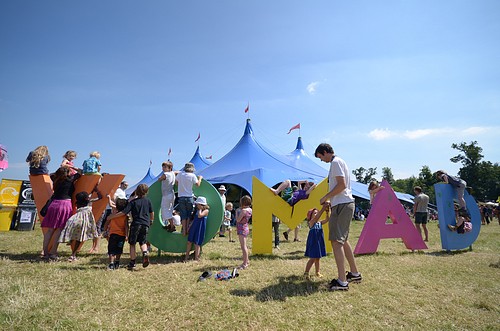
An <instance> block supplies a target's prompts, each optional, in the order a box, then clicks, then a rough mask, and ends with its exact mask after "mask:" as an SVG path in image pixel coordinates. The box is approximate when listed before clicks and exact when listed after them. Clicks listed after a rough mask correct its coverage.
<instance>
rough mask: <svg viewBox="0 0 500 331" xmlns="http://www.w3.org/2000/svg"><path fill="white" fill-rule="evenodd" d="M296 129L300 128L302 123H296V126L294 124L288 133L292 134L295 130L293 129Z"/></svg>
mask: <svg viewBox="0 0 500 331" xmlns="http://www.w3.org/2000/svg"><path fill="white" fill-rule="evenodd" d="M295 129H299V130H300V123H299V124H297V125H295V126H292V127H291V128H290V130H289V131H288V133H287V134H290V132H292V131H293V130H295Z"/></svg>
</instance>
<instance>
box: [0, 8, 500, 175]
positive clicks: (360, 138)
mask: <svg viewBox="0 0 500 331" xmlns="http://www.w3.org/2000/svg"><path fill="white" fill-rule="evenodd" d="M247 103H249V104H250V117H251V119H252V125H253V128H254V130H255V136H256V138H257V139H258V140H259V141H261V142H262V143H263V144H264V145H265V146H267V147H268V148H270V149H273V150H275V151H276V152H278V153H283V154H285V153H289V152H290V151H292V150H293V149H294V148H295V144H296V139H297V136H298V133H299V132H298V131H292V133H291V134H289V135H287V134H286V133H287V132H288V129H289V128H290V127H292V126H294V125H295V124H297V123H301V127H302V129H301V131H300V133H301V136H302V138H303V141H304V145H305V148H306V152H308V153H309V154H310V155H311V156H312V154H313V152H314V149H315V147H316V146H317V144H319V143H320V142H329V143H330V144H331V145H332V146H333V147H334V149H335V152H336V154H338V155H340V156H341V157H342V158H344V159H345V160H346V161H347V163H348V165H349V167H350V168H351V169H355V168H358V167H361V166H362V167H365V168H369V167H377V170H378V175H377V176H376V177H380V176H381V174H382V167H390V168H391V169H392V172H393V174H394V176H395V177H396V178H407V177H409V176H411V175H415V176H417V175H418V173H419V171H420V169H421V168H422V166H423V165H428V166H429V167H430V168H431V170H432V171H436V170H438V169H445V170H448V171H449V172H450V173H456V172H457V171H458V169H459V167H460V166H459V165H457V164H453V163H451V162H450V158H451V157H452V156H454V155H456V154H457V153H458V151H456V150H453V149H452V148H451V144H452V143H460V142H462V141H465V142H470V141H472V140H477V141H478V143H479V146H481V147H482V148H483V149H484V151H483V154H484V157H485V158H484V159H485V160H488V161H492V162H499V161H500V148H499V147H498V142H499V140H500V124H499V122H500V121H499V120H500V115H499V114H500V1H497V0H491V1H485V0H477V1H457V0H442V1H425V0H424V1H420V0H419V1H416V0H415V1H331V0H328V1H289V0H286V1H259V0H258V1H235V0H230V1H229V0H228V1H200V0H193V1H141V2H138V1H123V0H121V1H93V0H87V1H38V0H27V1H14V0H10V1H9V0H5V1H1V2H0V121H1V122H0V123H1V128H0V144H3V145H5V146H7V148H8V152H9V163H10V167H9V169H7V170H5V171H4V172H1V173H0V178H14V179H24V178H27V174H28V167H27V165H26V163H25V159H26V156H27V154H28V152H29V151H30V150H32V149H34V148H35V147H36V146H38V145H47V146H49V150H50V154H51V156H52V162H51V163H50V170H51V171H55V170H56V169H57V167H58V165H59V164H60V162H61V158H62V155H63V154H64V152H65V151H66V150H69V149H71V150H76V151H77V152H78V158H77V160H76V164H77V165H81V163H82V162H83V160H84V159H85V158H87V157H88V153H90V152H91V151H94V150H98V151H100V152H101V155H102V157H101V161H102V164H103V167H102V171H103V172H110V173H124V174H126V175H127V179H128V181H129V182H130V183H134V182H137V181H138V180H140V179H141V178H142V177H143V176H144V175H145V173H146V171H147V169H148V167H149V162H150V160H151V161H152V162H153V172H154V173H158V172H159V171H160V169H161V162H162V161H164V160H166V159H167V153H168V150H169V148H171V149H172V155H171V157H170V158H171V159H172V161H173V162H174V165H175V167H176V168H179V167H181V166H182V165H183V164H184V163H185V162H186V161H188V160H189V159H190V158H191V156H192V155H193V154H194V152H195V150H196V147H197V145H198V143H195V142H194V141H195V139H196V137H197V136H198V132H200V134H201V139H200V141H199V144H200V149H201V152H202V154H203V155H205V156H208V155H212V156H213V160H214V161H215V160H217V159H219V158H221V157H222V156H224V154H225V153H227V152H228V151H229V150H230V149H231V148H232V147H233V146H234V145H235V144H236V142H237V141H238V140H239V138H240V137H241V135H242V133H243V130H244V126H245V120H246V114H245V113H244V109H245V107H246V106H247Z"/></svg>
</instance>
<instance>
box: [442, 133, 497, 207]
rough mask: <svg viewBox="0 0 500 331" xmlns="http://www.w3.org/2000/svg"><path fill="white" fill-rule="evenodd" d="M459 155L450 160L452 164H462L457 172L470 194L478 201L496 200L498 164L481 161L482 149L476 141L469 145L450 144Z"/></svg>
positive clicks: (463, 143)
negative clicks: (468, 188) (465, 183)
mask: <svg viewBox="0 0 500 331" xmlns="http://www.w3.org/2000/svg"><path fill="white" fill-rule="evenodd" d="M451 147H452V148H454V149H456V150H458V151H460V153H459V154H458V155H456V156H454V157H452V158H451V159H450V161H451V162H453V163H459V162H460V163H462V168H460V170H459V171H458V175H459V176H460V178H462V179H463V180H465V181H466V182H467V186H468V187H470V192H471V194H472V195H473V196H474V197H475V198H476V199H478V200H482V201H484V200H496V199H497V198H498V196H499V195H500V170H499V165H498V163H494V164H493V163H491V162H489V161H481V160H482V158H483V154H481V153H482V152H483V149H482V148H481V147H480V146H478V144H477V141H471V142H470V143H469V144H467V143H465V142H462V143H460V144H452V145H451Z"/></svg>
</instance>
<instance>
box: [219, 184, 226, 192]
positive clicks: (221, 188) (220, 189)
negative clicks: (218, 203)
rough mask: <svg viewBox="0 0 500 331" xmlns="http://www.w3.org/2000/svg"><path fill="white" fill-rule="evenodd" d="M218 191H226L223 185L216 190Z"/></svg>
mask: <svg viewBox="0 0 500 331" xmlns="http://www.w3.org/2000/svg"><path fill="white" fill-rule="evenodd" d="M218 190H219V191H224V192H225V191H226V187H225V186H224V185H221V186H219V188H218Z"/></svg>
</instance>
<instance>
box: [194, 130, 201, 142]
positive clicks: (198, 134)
mask: <svg viewBox="0 0 500 331" xmlns="http://www.w3.org/2000/svg"><path fill="white" fill-rule="evenodd" d="M198 140H200V133H199V132H198V138H196V140H195V141H194V142H197V141H198Z"/></svg>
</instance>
